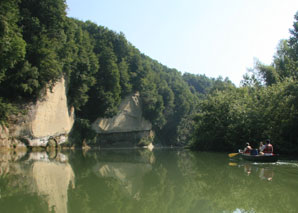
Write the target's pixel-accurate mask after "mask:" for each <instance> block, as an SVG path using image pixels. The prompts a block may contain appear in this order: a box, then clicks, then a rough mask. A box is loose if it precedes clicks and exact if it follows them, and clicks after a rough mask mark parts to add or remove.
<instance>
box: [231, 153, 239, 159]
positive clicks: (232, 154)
mask: <svg viewBox="0 0 298 213" xmlns="http://www.w3.org/2000/svg"><path fill="white" fill-rule="evenodd" d="M238 154H239V153H230V154H229V157H230V158H232V157H235V156H236V155H238Z"/></svg>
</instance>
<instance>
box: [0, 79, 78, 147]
mask: <svg viewBox="0 0 298 213" xmlns="http://www.w3.org/2000/svg"><path fill="white" fill-rule="evenodd" d="M12 120H13V121H12V122H11V123H10V124H9V128H8V127H5V126H3V125H2V126H1V127H0V141H2V142H0V146H1V145H2V146H4V147H10V146H12V145H14V146H15V145H18V146H19V145H20V144H21V142H23V143H25V144H26V145H29V146H46V145H47V143H48V141H49V139H50V138H53V139H54V140H55V141H56V142H57V144H60V143H63V142H65V141H66V139H67V135H68V133H69V132H70V130H71V128H72V126H73V123H74V109H73V108H71V109H69V108H68V106H67V98H66V86H65V80H64V78H61V79H60V81H58V82H57V83H56V84H55V86H54V87H53V88H52V90H50V89H49V88H48V89H47V90H46V91H45V95H44V96H43V97H42V98H41V99H40V100H38V101H37V102H36V103H35V104H31V105H29V106H27V113H26V115H19V116H15V118H13V119H12Z"/></svg>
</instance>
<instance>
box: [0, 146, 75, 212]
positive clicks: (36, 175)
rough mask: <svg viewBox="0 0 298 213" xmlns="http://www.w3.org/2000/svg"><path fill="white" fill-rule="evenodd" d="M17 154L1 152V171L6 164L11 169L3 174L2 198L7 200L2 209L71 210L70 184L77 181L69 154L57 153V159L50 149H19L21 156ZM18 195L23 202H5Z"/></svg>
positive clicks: (0, 206) (16, 197)
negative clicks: (22, 151) (14, 203)
mask: <svg viewBox="0 0 298 213" xmlns="http://www.w3.org/2000/svg"><path fill="white" fill-rule="evenodd" d="M15 154H16V153H12V156H11V157H9V155H11V153H10V152H7V153H5V154H2V155H1V161H0V171H3V169H4V168H5V169H6V170H7V171H8V172H6V173H4V174H0V189H1V198H2V199H1V201H2V202H4V204H3V203H2V204H3V205H0V212H8V211H9V212H48V211H51V210H54V212H63V213H65V212H67V200H68V196H67V191H68V186H69V184H70V183H74V182H73V181H74V173H73V171H72V168H71V166H70V164H68V163H67V157H66V156H65V155H63V154H62V153H55V158H54V159H53V155H52V154H50V153H47V152H31V153H26V152H25V153H18V155H19V156H20V157H19V158H16V157H15ZM24 156H26V157H25V158H24ZM73 186H74V185H73ZM3 198H4V200H3ZM18 199H21V203H18V205H17V206H10V205H5V204H8V203H9V202H10V201H14V202H17V201H18ZM1 201H0V202H1ZM23 201H26V202H23ZM14 208H15V210H12V209H14ZM1 209H2V210H1ZM31 210H32V211H31Z"/></svg>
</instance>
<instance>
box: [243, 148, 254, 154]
mask: <svg viewBox="0 0 298 213" xmlns="http://www.w3.org/2000/svg"><path fill="white" fill-rule="evenodd" d="M251 150H252V148H250V147H246V150H245V152H244V154H250V151H251Z"/></svg>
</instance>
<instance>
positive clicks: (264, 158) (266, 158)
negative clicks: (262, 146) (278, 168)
mask: <svg viewBox="0 0 298 213" xmlns="http://www.w3.org/2000/svg"><path fill="white" fill-rule="evenodd" d="M241 157H242V158H243V159H244V160H248V161H253V162H276V161H277V160H278V154H274V155H247V154H241Z"/></svg>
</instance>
